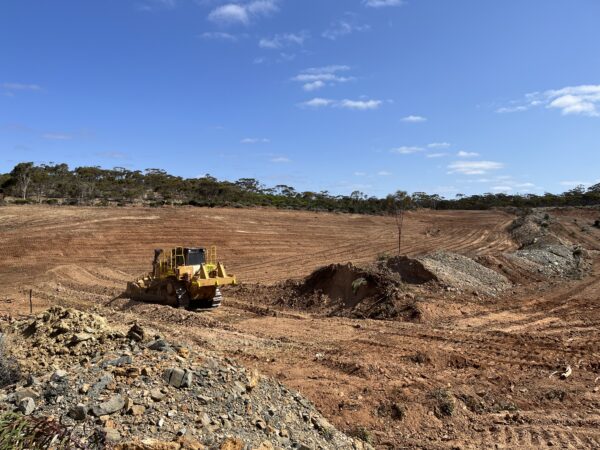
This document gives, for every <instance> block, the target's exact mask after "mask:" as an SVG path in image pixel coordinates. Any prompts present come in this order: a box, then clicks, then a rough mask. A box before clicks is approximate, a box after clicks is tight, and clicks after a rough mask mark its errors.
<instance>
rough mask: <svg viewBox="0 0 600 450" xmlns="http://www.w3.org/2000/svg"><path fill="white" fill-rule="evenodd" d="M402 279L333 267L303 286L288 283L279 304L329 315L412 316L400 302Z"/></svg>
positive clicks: (376, 271)
mask: <svg viewBox="0 0 600 450" xmlns="http://www.w3.org/2000/svg"><path fill="white" fill-rule="evenodd" d="M400 286H401V282H400V278H399V277H398V276H397V275H395V274H394V273H392V272H390V271H388V270H380V269H379V268H376V267H362V268H361V267H356V266H354V265H353V264H332V265H329V266H325V267H321V268H320V269H317V270H316V271H314V272H313V273H312V274H310V275H309V276H308V277H306V278H305V279H304V281H302V282H299V283H298V282H295V283H294V282H288V283H287V287H288V293H287V295H284V296H281V297H280V298H279V299H278V301H277V303H278V304H280V305H285V306H288V307H294V308H298V309H303V310H310V311H320V312H323V313H326V314H329V315H335V316H344V317H356V318H372V319H391V318H396V317H398V316H402V315H404V314H405V313H407V314H408V313H410V311H408V310H407V308H406V306H407V305H406V302H403V301H402V300H399V297H400Z"/></svg>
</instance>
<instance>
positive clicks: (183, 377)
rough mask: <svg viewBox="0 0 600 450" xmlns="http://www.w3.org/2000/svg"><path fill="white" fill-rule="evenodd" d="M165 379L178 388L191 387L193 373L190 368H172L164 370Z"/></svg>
mask: <svg viewBox="0 0 600 450" xmlns="http://www.w3.org/2000/svg"><path fill="white" fill-rule="evenodd" d="M163 380H164V381H165V383H167V384H169V385H171V386H173V387H176V388H184V387H190V386H191V385H192V380H193V374H192V372H190V371H189V370H184V369H179V368H170V369H166V370H165V371H164V372H163Z"/></svg>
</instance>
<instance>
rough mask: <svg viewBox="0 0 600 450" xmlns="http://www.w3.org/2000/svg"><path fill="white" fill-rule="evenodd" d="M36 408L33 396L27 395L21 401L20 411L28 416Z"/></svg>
mask: <svg viewBox="0 0 600 450" xmlns="http://www.w3.org/2000/svg"><path fill="white" fill-rule="evenodd" d="M34 409H35V402H34V401H33V399H32V398H31V397H26V398H24V399H22V400H21V401H20V402H19V411H21V412H22V413H23V414H24V415H25V416H28V415H29V414H31V413H32V412H33V410H34Z"/></svg>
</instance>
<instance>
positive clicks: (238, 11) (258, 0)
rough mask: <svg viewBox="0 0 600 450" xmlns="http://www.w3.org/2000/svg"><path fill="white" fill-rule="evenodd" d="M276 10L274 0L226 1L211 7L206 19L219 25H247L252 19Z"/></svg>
mask: <svg viewBox="0 0 600 450" xmlns="http://www.w3.org/2000/svg"><path fill="white" fill-rule="evenodd" d="M277 10H278V7H277V1H276V0H254V1H251V2H247V3H227V4H225V5H221V6H218V7H216V8H215V9H213V10H212V11H211V12H210V13H209V15H208V20H210V21H212V22H215V23H218V24H220V25H233V24H242V25H248V24H249V23H250V22H251V21H252V20H254V19H256V18H259V17H262V16H266V15H269V14H271V13H274V12H276V11H277Z"/></svg>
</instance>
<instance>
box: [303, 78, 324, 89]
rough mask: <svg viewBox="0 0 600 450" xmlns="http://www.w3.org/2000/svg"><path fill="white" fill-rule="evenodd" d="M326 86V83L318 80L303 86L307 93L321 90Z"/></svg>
mask: <svg viewBox="0 0 600 450" xmlns="http://www.w3.org/2000/svg"><path fill="white" fill-rule="evenodd" d="M324 86H325V83H324V82H323V81H321V80H317V81H313V82H312V83H305V84H304V85H303V86H302V89H304V90H305V91H307V92H312V91H316V90H318V89H321V88H322V87H324Z"/></svg>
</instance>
